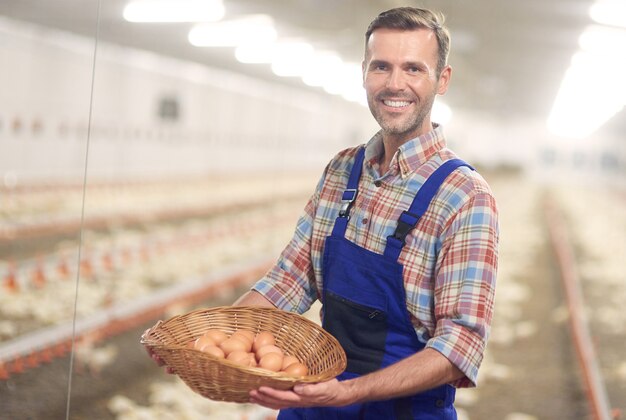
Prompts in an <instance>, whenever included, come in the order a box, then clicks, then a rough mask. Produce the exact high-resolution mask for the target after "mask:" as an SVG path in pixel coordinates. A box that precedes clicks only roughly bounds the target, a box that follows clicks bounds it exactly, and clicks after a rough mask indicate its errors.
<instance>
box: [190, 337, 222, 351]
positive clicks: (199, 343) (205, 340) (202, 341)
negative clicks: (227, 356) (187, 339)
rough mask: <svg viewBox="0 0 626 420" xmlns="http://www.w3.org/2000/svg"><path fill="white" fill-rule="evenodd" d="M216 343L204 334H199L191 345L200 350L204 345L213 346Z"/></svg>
mask: <svg viewBox="0 0 626 420" xmlns="http://www.w3.org/2000/svg"><path fill="white" fill-rule="evenodd" d="M216 344H217V343H215V341H213V339H212V338H211V337H207V336H206V335H201V336H200V337H198V338H197V339H196V341H195V342H194V346H193V347H194V348H195V349H196V350H202V348H203V347H205V346H215V345H216Z"/></svg>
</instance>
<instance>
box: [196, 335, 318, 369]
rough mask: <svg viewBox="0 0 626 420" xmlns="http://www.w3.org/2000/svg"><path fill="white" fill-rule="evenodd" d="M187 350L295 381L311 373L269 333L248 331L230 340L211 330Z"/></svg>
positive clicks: (226, 336)
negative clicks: (259, 369) (293, 378)
mask: <svg viewBox="0 0 626 420" xmlns="http://www.w3.org/2000/svg"><path fill="white" fill-rule="evenodd" d="M188 346H189V347H190V348H193V349H195V350H199V351H201V352H204V353H207V354H209V355H211V356H214V357H216V358H218V359H226V360H228V361H230V362H232V363H234V364H236V365H239V366H244V367H253V368H261V369H266V370H268V371H271V372H278V373H281V374H284V375H286V376H292V377H300V376H306V375H307V373H308V368H307V366H306V365H305V364H303V363H301V362H300V361H299V360H298V359H297V358H296V357H294V356H291V355H286V354H285V352H284V351H283V350H282V349H281V348H280V347H278V346H277V345H276V339H275V338H274V335H273V334H272V333H271V332H269V331H261V332H259V333H258V334H254V332H252V331H249V330H237V331H235V332H234V333H233V334H232V335H230V336H229V335H228V334H226V333H225V332H223V331H221V330H217V329H210V330H208V331H206V332H205V333H204V334H203V335H201V336H200V337H198V338H197V339H195V340H193V341H191V342H190V343H189V345H188Z"/></svg>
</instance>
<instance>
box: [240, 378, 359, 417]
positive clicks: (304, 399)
mask: <svg viewBox="0 0 626 420" xmlns="http://www.w3.org/2000/svg"><path fill="white" fill-rule="evenodd" d="M250 402H251V403H254V404H259V405H262V406H264V407H267V408H271V409H274V410H280V409H283V408H290V407H341V406H344V405H349V404H352V402H353V401H352V397H351V396H350V387H349V386H348V385H347V384H346V383H345V382H339V381H338V380H337V379H331V380H330V381H327V382H319V383H316V384H299V385H296V386H295V387H294V388H293V390H289V391H281V390H278V389H273V388H269V387H266V386H262V387H261V388H259V389H257V390H252V391H250Z"/></svg>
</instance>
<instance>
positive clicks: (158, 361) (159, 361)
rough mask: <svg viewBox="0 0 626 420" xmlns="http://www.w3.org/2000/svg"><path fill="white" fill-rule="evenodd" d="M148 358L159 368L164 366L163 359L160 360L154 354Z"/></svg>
mask: <svg viewBox="0 0 626 420" xmlns="http://www.w3.org/2000/svg"><path fill="white" fill-rule="evenodd" d="M150 357H152V360H154V361H155V362H156V364H157V365H159V366H163V365H164V364H165V362H163V359H161V358H160V357H159V356H157V355H156V354H154V353H152V354H151V355H150Z"/></svg>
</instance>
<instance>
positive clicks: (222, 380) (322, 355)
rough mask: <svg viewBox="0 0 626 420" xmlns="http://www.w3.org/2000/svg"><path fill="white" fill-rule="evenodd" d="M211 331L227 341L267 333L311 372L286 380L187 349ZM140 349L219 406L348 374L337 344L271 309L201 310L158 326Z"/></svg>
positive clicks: (294, 317)
mask: <svg viewBox="0 0 626 420" xmlns="http://www.w3.org/2000/svg"><path fill="white" fill-rule="evenodd" d="M209 329H219V330H222V331H224V332H225V333H227V334H228V335H230V334H232V333H234V332H235V331H237V330H250V331H252V332H254V333H255V334H256V333H258V332H260V331H270V332H271V333H272V334H274V337H275V338H276V345H277V346H278V347H280V348H281V349H282V350H283V351H284V352H285V354H286V355H292V356H295V357H296V358H298V360H300V361H301V362H302V363H304V364H305V365H306V366H307V368H308V369H309V374H308V375H307V376H302V377H297V378H293V377H288V376H284V375H282V374H279V373H275V372H270V371H267V370H264V369H260V368H251V367H242V366H239V365H236V364H234V363H232V362H230V361H227V360H224V359H218V358H216V357H213V356H211V355H208V354H206V353H203V352H200V351H198V350H194V349H191V348H187V347H186V346H187V344H188V343H189V342H191V341H192V340H195V339H196V338H198V337H199V336H201V335H202V334H204V333H205V332H206V331H207V330H209ZM141 343H142V344H144V345H146V346H148V347H149V348H150V349H152V351H153V352H154V353H156V354H157V355H158V356H159V357H160V358H161V359H162V360H163V361H164V362H165V364H166V365H167V366H169V367H172V368H173V369H174V370H175V371H176V373H177V374H178V376H180V378H181V379H182V380H183V381H184V382H185V383H186V384H187V385H188V386H189V387H190V388H191V389H192V390H194V391H195V392H197V393H198V394H200V395H202V396H204V397H206V398H209V399H212V400H217V401H230V402H248V400H249V397H248V394H249V392H250V390H252V389H257V388H259V387H260V386H270V387H273V388H276V389H290V388H292V387H293V386H294V385H295V384H297V383H311V382H320V381H325V380H329V379H332V378H334V377H335V376H337V375H339V374H340V373H342V372H343V371H344V370H345V368H346V363H347V361H346V354H345V352H344V350H343V349H342V348H341V346H340V345H339V342H338V341H337V340H336V339H335V338H334V337H333V336H332V335H330V334H329V333H328V332H326V331H325V330H323V329H322V328H321V327H320V326H318V325H317V324H315V323H314V322H312V321H309V320H308V319H306V318H304V317H302V316H300V315H297V314H294V313H289V312H285V311H281V310H278V309H275V308H268V307H260V306H222V307H216V308H210V309H199V310H196V311H193V312H189V313H187V314H184V315H178V316H175V317H173V318H171V319H169V320H167V321H165V322H162V321H159V322H158V323H157V324H156V325H155V326H153V327H152V328H150V329H149V330H148V331H146V332H145V333H144V335H143V336H142V337H141Z"/></svg>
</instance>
